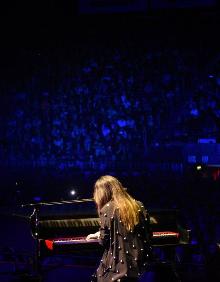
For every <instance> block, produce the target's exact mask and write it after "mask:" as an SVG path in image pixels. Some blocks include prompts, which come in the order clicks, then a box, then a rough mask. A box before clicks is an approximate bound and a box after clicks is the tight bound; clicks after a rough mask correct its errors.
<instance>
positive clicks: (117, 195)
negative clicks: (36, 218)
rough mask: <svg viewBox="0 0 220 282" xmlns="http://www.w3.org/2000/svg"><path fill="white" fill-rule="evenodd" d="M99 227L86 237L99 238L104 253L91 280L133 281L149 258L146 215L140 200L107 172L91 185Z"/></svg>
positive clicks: (147, 217)
mask: <svg viewBox="0 0 220 282" xmlns="http://www.w3.org/2000/svg"><path fill="white" fill-rule="evenodd" d="M94 200H95V203H96V205H97V210H98V213H99V217H100V229H99V231H98V232H97V233H95V234H90V235H88V236H87V240H90V239H94V238H99V241H100V244H102V245H103V246H104V253H103V256H102V259H101V261H100V264H99V267H98V269H97V271H96V273H95V274H94V275H93V280H92V281H98V282H108V281H118V282H119V281H120V282H124V281H126V282H128V281H129V282H136V281H138V280H139V278H140V276H141V274H142V273H143V271H144V270H145V269H146V266H147V265H148V261H149V258H150V252H151V246H150V232H149V216H148V214H147V212H146V210H145V208H144V206H143V204H142V203H141V202H138V201H136V200H135V199H134V198H132V196H131V195H129V193H128V192H127V191H126V189H125V188H124V187H123V185H122V184H121V182H120V181H119V180H118V179H117V178H115V177H113V176H110V175H105V176H102V177H100V178H99V179H98V180H97V181H96V183H95V185H94Z"/></svg>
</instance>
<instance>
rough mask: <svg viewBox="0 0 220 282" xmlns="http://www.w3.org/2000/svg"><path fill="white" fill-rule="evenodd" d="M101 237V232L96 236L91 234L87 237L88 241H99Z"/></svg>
mask: <svg viewBox="0 0 220 282" xmlns="http://www.w3.org/2000/svg"><path fill="white" fill-rule="evenodd" d="M99 237H100V231H98V232H96V233H94V234H89V235H88V236H87V237H86V240H88V241H89V240H92V239H99Z"/></svg>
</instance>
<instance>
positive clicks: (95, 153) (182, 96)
mask: <svg viewBox="0 0 220 282" xmlns="http://www.w3.org/2000/svg"><path fill="white" fill-rule="evenodd" d="M25 52H26V53H27V54H28V55H27V54H26V53H25ZM64 53H65V51H64V50H63V49H56V50H53V52H52V54H50V55H48V54H46V53H45V52H40V51H39V52H38V51H33V50H31V51H30V50H26V51H25V50H23V53H22V55H21V54H20V56H21V57H22V59H24V64H25V60H26V61H27V60H29V61H31V63H30V62H29V64H30V65H31V67H32V71H31V72H30V74H29V76H26V78H23V80H24V81H23V83H22V86H19V87H18V86H17V85H16V84H15V85H12V86H11V87H8V88H7V93H6V94H7V95H6V96H7V97H6V98H5V101H6V102H5V103H3V104H2V108H3V109H2V114H1V116H0V118H1V123H0V124H1V125H0V130H1V140H0V141H1V142H0V154H1V158H0V159H1V162H6V163H7V162H8V163H9V164H14V165H15V166H16V165H22V163H25V162H27V163H28V164H30V163H32V164H33V166H47V165H54V164H59V165H60V166H62V165H63V166H65V164H68V166H74V167H78V168H80V169H83V168H94V167H95V166H96V164H97V163H99V164H100V166H101V167H102V166H105V165H107V166H108V165H111V164H114V163H115V162H117V161H118V162H120V163H123V164H124V165H129V164H131V163H132V161H135V160H139V161H141V162H142V161H143V160H144V159H145V156H146V155H147V153H148V150H149V148H150V146H151V145H155V144H157V145H158V144H161V143H165V142H197V139H198V138H201V137H210V136H211V137H214V138H215V137H217V136H218V128H219V118H220V99H219V91H220V70H219V68H218V67H219V65H218V63H219V60H220V59H218V58H217V55H216V61H215V62H214V63H212V64H211V65H210V61H209V60H208V58H207V57H208V56H207V55H206V54H200V53H197V54H195V50H194V49H193V48H192V49H189V48H188V49H187V48H186V49H184V48H174V47H173V48H172V47H169V48H168V47H166V48H163V49H162V48H161V49H160V48H157V49H155V50H154V49H151V48H149V47H145V46H139V45H138V46H135V45H134V44H132V43H131V42H127V45H126V44H121V45H120V44H119V45H118V46H117V48H116V47H114V48H113V47H112V46H110V47H109V48H107V47H106V48H104V47H100V46H93V47H92V46H90V47H88V46H87V47H84V48H83V47H82V48H75V49H74V48H73V49H72V50H71V51H69V53H71V54H68V56H67V55H66V56H65V55H64ZM202 56H204V61H203V63H201V59H202ZM27 58H28V59H27ZM26 64H27V62H26ZM5 105H7V108H5Z"/></svg>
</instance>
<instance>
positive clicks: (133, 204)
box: [93, 175, 140, 230]
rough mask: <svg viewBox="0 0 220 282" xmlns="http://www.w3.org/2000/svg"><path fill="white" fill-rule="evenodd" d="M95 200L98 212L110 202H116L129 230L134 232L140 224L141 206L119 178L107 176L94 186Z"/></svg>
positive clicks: (122, 219)
mask: <svg viewBox="0 0 220 282" xmlns="http://www.w3.org/2000/svg"><path fill="white" fill-rule="evenodd" d="M93 196H94V200H95V202H96V205H97V209H98V212H100V210H101V209H102V207H103V206H104V205H105V204H106V203H108V202H109V201H110V200H113V201H114V204H115V208H118V209H119V216H120V219H121V221H122V223H123V225H124V226H125V228H126V229H127V230H133V229H134V227H135V225H137V224H138V223H139V210H140V206H139V204H138V203H137V201H135V199H134V198H132V197H131V196H130V195H129V194H128V193H127V191H126V189H125V188H124V187H123V186H122V184H121V182H120V181H118V179H117V178H115V177H113V176H110V175H105V176H101V177H100V178H99V179H98V180H97V181H96V183H95V185H94V195H93Z"/></svg>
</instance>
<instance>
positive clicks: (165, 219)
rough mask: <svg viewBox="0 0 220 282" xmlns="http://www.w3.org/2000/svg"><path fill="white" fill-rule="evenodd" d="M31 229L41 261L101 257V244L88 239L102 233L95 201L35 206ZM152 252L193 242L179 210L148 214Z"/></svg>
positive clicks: (87, 200) (157, 211)
mask: <svg viewBox="0 0 220 282" xmlns="http://www.w3.org/2000/svg"><path fill="white" fill-rule="evenodd" d="M33 207H34V211H33V213H32V215H31V223H32V224H31V226H32V228H31V229H32V234H33V237H34V238H35V239H36V240H37V242H38V256H39V258H40V257H42V256H45V255H53V254H62V253H72V254H78V255H87V256H88V255H89V254H91V253H92V254H93V256H94V254H95V253H100V252H101V251H102V250H101V246H99V243H98V240H96V239H94V240H89V241H87V240H86V236H87V235H88V234H90V233H95V232H97V231H98V229H99V218H98V216H97V211H96V208H95V204H94V202H93V200H92V199H84V200H76V201H63V202H50V203H39V204H37V205H33ZM148 212H149V215H150V229H151V232H152V239H151V242H152V246H153V248H166V249H167V248H168V249H169V248H174V247H175V246H179V245H187V244H189V242H190V230H188V229H187V228H186V227H185V226H183V225H181V222H179V211H178V210H176V209H175V210H173V209H172V210H148Z"/></svg>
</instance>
